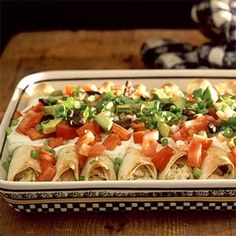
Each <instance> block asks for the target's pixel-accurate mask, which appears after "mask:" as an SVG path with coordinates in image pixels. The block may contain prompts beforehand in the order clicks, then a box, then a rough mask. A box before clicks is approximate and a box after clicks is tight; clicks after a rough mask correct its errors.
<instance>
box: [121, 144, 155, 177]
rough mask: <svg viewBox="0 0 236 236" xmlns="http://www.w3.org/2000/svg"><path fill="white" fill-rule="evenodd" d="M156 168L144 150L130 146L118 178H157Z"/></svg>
mask: <svg viewBox="0 0 236 236" xmlns="http://www.w3.org/2000/svg"><path fill="white" fill-rule="evenodd" d="M155 179H157V171H156V168H155V166H154V164H153V162H152V161H151V159H150V158H148V157H146V156H144V155H143V153H142V151H141V150H139V149H135V148H129V149H128V150H127V153H126V155H125V157H124V159H123V161H122V164H121V166H120V170H119V172H118V180H155Z"/></svg>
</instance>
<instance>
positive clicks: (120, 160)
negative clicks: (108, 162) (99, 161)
mask: <svg viewBox="0 0 236 236" xmlns="http://www.w3.org/2000/svg"><path fill="white" fill-rule="evenodd" d="M122 161H123V159H121V158H119V157H117V158H115V163H114V171H115V173H116V174H117V173H118V171H119V169H120V165H121V163H122Z"/></svg>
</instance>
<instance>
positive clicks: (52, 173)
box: [37, 165, 56, 181]
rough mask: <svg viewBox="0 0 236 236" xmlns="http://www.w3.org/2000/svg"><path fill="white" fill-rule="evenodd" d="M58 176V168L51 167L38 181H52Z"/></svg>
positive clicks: (45, 170) (43, 172)
mask: <svg viewBox="0 0 236 236" xmlns="http://www.w3.org/2000/svg"><path fill="white" fill-rule="evenodd" d="M55 174H56V167H55V166H52V165H49V166H47V167H45V169H43V171H42V172H41V173H40V175H39V176H38V178H37V180H38V181H51V180H52V179H53V177H54V176H55Z"/></svg>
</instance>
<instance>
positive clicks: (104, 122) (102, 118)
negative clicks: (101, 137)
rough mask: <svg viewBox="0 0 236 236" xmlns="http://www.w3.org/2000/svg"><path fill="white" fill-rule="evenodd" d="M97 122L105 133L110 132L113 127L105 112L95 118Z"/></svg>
mask: <svg viewBox="0 0 236 236" xmlns="http://www.w3.org/2000/svg"><path fill="white" fill-rule="evenodd" d="M95 121H96V122H97V123H98V124H99V125H100V126H101V127H102V128H103V129H104V131H105V132H109V131H110V129H111V127H112V124H113V122H112V120H111V118H110V117H108V115H107V114H106V113H105V112H101V113H99V114H97V115H96V116H95Z"/></svg>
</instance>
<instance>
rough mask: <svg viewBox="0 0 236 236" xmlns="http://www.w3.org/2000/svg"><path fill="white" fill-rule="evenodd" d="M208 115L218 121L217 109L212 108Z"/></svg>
mask: <svg viewBox="0 0 236 236" xmlns="http://www.w3.org/2000/svg"><path fill="white" fill-rule="evenodd" d="M208 114H209V115H211V116H213V117H214V118H215V119H218V116H217V114H216V109H215V107H210V108H209V109H208Z"/></svg>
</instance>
